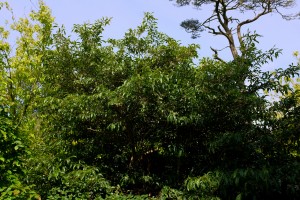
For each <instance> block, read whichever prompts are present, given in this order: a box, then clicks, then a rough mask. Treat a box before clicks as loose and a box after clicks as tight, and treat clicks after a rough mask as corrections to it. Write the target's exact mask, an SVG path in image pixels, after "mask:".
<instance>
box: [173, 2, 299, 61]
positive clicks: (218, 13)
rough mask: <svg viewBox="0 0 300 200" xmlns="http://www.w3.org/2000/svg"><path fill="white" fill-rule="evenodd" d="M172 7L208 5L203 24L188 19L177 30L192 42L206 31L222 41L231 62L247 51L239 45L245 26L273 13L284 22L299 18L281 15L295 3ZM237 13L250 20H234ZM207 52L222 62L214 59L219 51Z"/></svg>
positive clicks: (236, 3)
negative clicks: (244, 15) (221, 38)
mask: <svg viewBox="0 0 300 200" xmlns="http://www.w3.org/2000/svg"><path fill="white" fill-rule="evenodd" d="M170 1H175V0H170ZM176 4H177V5H178V6H186V5H192V6H194V7H195V8H197V9H199V8H201V7H204V6H205V5H212V6H213V7H214V9H213V10H212V13H211V15H210V16H209V17H208V18H206V19H204V20H203V21H199V20H198V19H188V20H185V21H183V22H182V23H181V26H182V27H183V28H184V29H185V30H186V31H187V32H189V33H191V34H192V38H197V37H199V36H200V33H201V32H203V31H206V30H207V31H208V32H209V33H211V34H213V35H220V36H223V37H225V38H226V40H227V42H228V47H229V48H230V51H231V54H232V56H233V58H234V59H236V58H237V57H239V56H243V55H244V54H245V52H246V51H247V47H245V44H244V43H243V33H242V27H244V26H245V25H247V24H250V23H253V22H255V21H256V20H258V19H259V18H261V17H262V16H264V15H267V14H270V13H277V14H279V15H281V16H282V17H283V18H284V19H287V20H290V19H295V18H297V17H299V16H300V13H297V14H283V13H282V11H281V10H282V9H287V8H292V7H293V6H294V5H295V4H296V1H295V0H258V1H257V0H176ZM206 8H207V7H206ZM239 13H240V14H247V16H249V15H252V17H250V18H248V19H242V18H243V17H241V16H238V14H239ZM249 13H250V14H249ZM211 49H212V51H213V52H214V57H215V58H216V59H218V60H222V59H221V58H220V57H219V56H218V52H219V51H220V50H217V49H214V48H212V47H211Z"/></svg>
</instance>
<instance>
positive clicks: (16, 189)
mask: <svg viewBox="0 0 300 200" xmlns="http://www.w3.org/2000/svg"><path fill="white" fill-rule="evenodd" d="M0 5H1V6H2V7H1V8H2V9H4V8H3V7H5V6H6V4H0ZM7 8H8V9H9V7H8V6H7ZM109 22H110V21H109V19H106V18H103V19H100V20H98V21H96V22H95V23H92V24H88V23H86V24H82V25H75V26H74V29H73V33H72V34H73V35H75V34H76V35H77V36H76V37H75V36H74V37H73V36H72V37H70V36H69V35H67V34H66V31H65V30H64V29H63V28H62V27H55V26H54V25H53V18H52V16H51V13H50V10H49V8H48V7H47V6H46V5H44V4H43V3H42V2H40V7H39V10H37V11H33V12H32V13H31V14H30V16H29V17H28V18H23V19H19V20H18V21H15V22H14V24H12V26H11V30H5V29H4V28H3V27H1V28H0V37H1V41H0V42H1V43H0V52H1V53H0V68H1V69H0V73H1V76H0V91H1V92H0V95H1V96H0V101H1V104H0V199H278V198H279V199H298V198H300V185H299V183H300V148H299V143H300V136H299V130H300V127H299V124H300V123H299V119H300V107H299V100H300V99H299V85H297V84H296V83H294V82H293V81H294V80H295V76H299V75H298V73H299V69H300V66H299V64H297V65H290V66H289V67H287V68H286V69H277V70H275V71H262V70H261V67H262V66H263V65H265V64H267V63H269V62H272V61H273V59H276V58H277V57H278V56H279V55H280V50H278V49H270V50H269V51H266V52H263V51H261V50H260V49H257V47H256V44H257V40H258V39H259V35H257V34H256V33H251V32H248V33H247V34H245V35H243V36H242V38H241V41H242V42H241V43H240V44H242V45H241V48H240V49H241V52H242V54H241V56H239V55H237V56H234V59H233V60H232V61H228V62H225V61H220V59H211V58H202V59H199V63H198V62H197V64H195V62H194V61H195V60H196V59H197V49H198V45H189V46H183V45H181V44H180V42H178V41H176V40H174V39H173V38H170V37H169V36H167V35H165V34H163V33H161V32H159V31H158V29H157V24H156V19H155V18H154V17H153V16H152V15H151V14H149V13H146V14H145V17H144V19H143V21H142V23H141V25H140V26H138V27H137V28H135V29H130V30H129V31H128V32H126V33H125V35H124V37H123V38H122V39H104V38H103V37H102V32H103V31H104V28H105V26H107V25H108V24H109ZM9 31H14V32H17V33H19V38H18V40H17V42H16V45H14V46H11V45H10V44H9V42H7V40H8V38H9ZM72 38H75V39H72ZM296 56H297V55H296ZM293 83H294V84H293ZM274 93H276V94H277V95H278V96H279V98H277V99H276V101H270V98H269V96H270V95H271V94H274Z"/></svg>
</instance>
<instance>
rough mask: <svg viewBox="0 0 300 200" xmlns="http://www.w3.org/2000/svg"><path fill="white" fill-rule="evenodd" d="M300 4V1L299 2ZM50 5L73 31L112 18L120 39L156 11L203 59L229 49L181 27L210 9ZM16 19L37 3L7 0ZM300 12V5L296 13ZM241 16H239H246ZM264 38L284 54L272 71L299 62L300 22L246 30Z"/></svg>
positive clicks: (154, 0)
mask: <svg viewBox="0 0 300 200" xmlns="http://www.w3.org/2000/svg"><path fill="white" fill-rule="evenodd" d="M297 1H299V0H297ZM44 2H45V3H46V5H48V6H49V7H50V8H51V10H52V14H53V16H54V17H55V21H56V22H57V23H58V24H59V25H62V24H64V25H65V27H66V28H67V30H71V28H72V25H73V24H80V23H83V22H94V21H95V20H96V19H99V18H102V17H112V18H113V19H112V22H111V25H110V26H108V27H107V28H106V31H105V35H106V36H107V37H111V38H121V37H122V35H123V34H124V33H125V31H126V30H128V29H129V28H134V27H136V26H137V25H139V23H140V22H141V21H142V18H143V14H144V12H153V14H154V16H155V17H156V18H157V19H158V27H159V30H160V31H161V32H164V33H166V34H168V35H169V36H171V37H173V38H175V39H176V40H180V41H181V43H182V44H184V45H186V44H191V43H197V44H200V47H201V49H200V51H199V55H200V57H203V56H211V55H212V52H211V50H210V46H213V47H215V48H219V49H221V48H223V47H225V46H226V43H225V40H224V38H221V37H216V36H212V35H209V34H202V37H201V38H198V39H195V40H193V39H191V38H190V35H189V34H188V33H186V32H185V30H183V29H182V28H181V27H180V26H179V24H180V22H181V21H183V20H184V19H187V18H197V19H203V18H204V17H205V16H209V14H210V12H211V8H209V7H205V8H203V9H201V10H196V9H193V8H192V7H180V8H179V7H176V6H174V2H170V1H169V0H127V1H125V0H85V1H84V0H44ZM8 3H9V4H10V5H11V7H12V8H13V9H14V14H15V15H16V16H21V17H22V16H25V15H26V13H28V12H29V11H30V10H31V9H35V8H37V7H38V1H37V0H8ZM297 9H298V10H300V2H298V6H297V7H296V8H295V9H294V10H290V11H288V12H293V11H295V10H297ZM244 16H245V15H241V16H240V17H244ZM247 28H249V29H250V30H251V31H253V30H256V31H257V33H259V34H261V35H263V37H262V38H260V44H259V47H260V48H262V49H264V50H267V49H269V48H271V47H273V46H274V45H275V46H276V47H277V48H281V49H283V55H282V56H280V58H279V59H278V60H276V61H275V62H274V63H272V64H270V65H269V67H270V68H275V67H276V68H277V67H283V68H285V67H286V66H287V65H288V64H291V63H292V62H294V63H295V62H296V60H295V59H294V58H293V56H292V53H293V52H294V51H296V50H298V51H299V50H300V38H299V36H300V20H293V21H285V20H283V19H282V18H281V17H280V16H278V15H275V14H271V15H268V16H264V17H263V18H261V19H260V20H259V21H257V22H255V23H253V24H252V25H251V26H248V27H245V28H244V31H246V30H247ZM228 51H229V50H225V51H223V52H222V53H221V54H220V55H221V57H222V56H223V57H229V58H230V54H229V52H228Z"/></svg>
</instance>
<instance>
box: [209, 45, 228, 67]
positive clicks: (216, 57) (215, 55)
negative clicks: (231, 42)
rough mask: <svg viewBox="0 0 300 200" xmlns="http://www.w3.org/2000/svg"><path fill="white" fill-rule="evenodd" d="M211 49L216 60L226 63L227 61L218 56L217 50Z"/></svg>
mask: <svg viewBox="0 0 300 200" xmlns="http://www.w3.org/2000/svg"><path fill="white" fill-rule="evenodd" d="M210 49H211V50H212V51H213V52H214V58H215V59H216V60H218V61H221V62H222V63H225V61H224V60H223V59H221V58H220V57H219V54H218V50H217V49H214V48H212V47H210Z"/></svg>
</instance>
